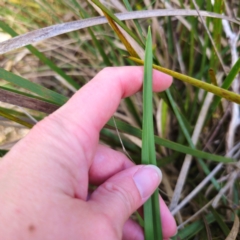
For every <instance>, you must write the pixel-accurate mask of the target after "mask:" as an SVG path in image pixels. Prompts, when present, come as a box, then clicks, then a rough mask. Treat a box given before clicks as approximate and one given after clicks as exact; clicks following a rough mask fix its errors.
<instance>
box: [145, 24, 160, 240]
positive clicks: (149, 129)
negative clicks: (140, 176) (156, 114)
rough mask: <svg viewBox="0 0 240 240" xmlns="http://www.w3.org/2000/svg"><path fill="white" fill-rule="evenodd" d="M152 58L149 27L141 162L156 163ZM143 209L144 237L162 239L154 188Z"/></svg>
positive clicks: (147, 239) (156, 193)
mask: <svg viewBox="0 0 240 240" xmlns="http://www.w3.org/2000/svg"><path fill="white" fill-rule="evenodd" d="M152 59H153V57H152V37H151V31H150V27H149V29H148V36H147V42H146V51H145V64H144V82H143V127H142V128H143V132H142V163H143V164H154V165H156V152H155V145H154V130H153V110H152V109H153V104H152V97H153V96H152V95H153V94H152V64H153V60H152ZM143 211H144V234H145V239H146V240H152V239H162V230H161V221H160V211H159V196H158V190H156V191H155V192H154V194H153V196H151V198H150V199H148V201H147V202H146V203H145V204H144V206H143Z"/></svg>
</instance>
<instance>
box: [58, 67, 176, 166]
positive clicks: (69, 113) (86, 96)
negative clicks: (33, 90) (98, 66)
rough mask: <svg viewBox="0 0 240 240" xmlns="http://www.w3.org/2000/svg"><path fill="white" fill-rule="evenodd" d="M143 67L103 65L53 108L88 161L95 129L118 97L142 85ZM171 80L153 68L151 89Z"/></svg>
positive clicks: (137, 89) (127, 94) (130, 93)
mask: <svg viewBox="0 0 240 240" xmlns="http://www.w3.org/2000/svg"><path fill="white" fill-rule="evenodd" d="M142 80H143V67H112V68H105V69H104V70H102V71H101V72H100V73H98V74H97V75H96V76H95V77H94V78H93V79H92V80H91V81H90V82H89V83H88V84H86V85H85V86H84V87H82V88H81V89H80V90H79V91H78V92H77V93H76V94H75V95H74V96H73V97H72V98H71V99H70V100H69V101H68V103H67V104H65V105H64V106H63V107H62V108H60V109H59V110H58V111H56V112H55V114H54V116H55V119H56V118H57V119H61V121H62V125H63V126H62V129H64V128H66V130H67V131H68V132H70V134H71V135H73V136H75V139H73V141H75V142H76V141H78V143H79V142H80V145H81V146H82V147H83V149H84V152H85V153H86V157H87V158H88V160H89V161H90V160H91V159H92V157H93V153H94V149H95V148H96V146H97V145H96V144H97V142H98V138H99V131H100V130H101V128H102V127H103V126H104V125H105V124H106V122H107V121H108V120H109V118H110V117H111V116H112V115H113V113H114V112H115V111H116V109H117V107H118V105H119V103H120V100H121V99H122V98H125V97H128V96H130V95H132V94H134V93H136V92H137V91H139V90H140V89H141V87H142ZM171 83H172V78H171V77H170V76H168V75H166V74H163V73H161V72H158V71H156V70H154V71H153V89H154V90H155V91H162V90H165V89H166V88H168V87H169V86H170V85H171Z"/></svg>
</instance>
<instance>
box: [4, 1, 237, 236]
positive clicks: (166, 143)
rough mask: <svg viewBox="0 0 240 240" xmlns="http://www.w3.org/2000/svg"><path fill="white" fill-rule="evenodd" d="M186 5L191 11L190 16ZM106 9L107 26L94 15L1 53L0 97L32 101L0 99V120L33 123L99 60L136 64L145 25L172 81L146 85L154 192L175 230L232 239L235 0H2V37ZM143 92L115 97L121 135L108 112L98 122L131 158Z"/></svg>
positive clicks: (7, 143) (156, 58) (138, 137)
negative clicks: (87, 23) (156, 174)
mask: <svg viewBox="0 0 240 240" xmlns="http://www.w3.org/2000/svg"><path fill="white" fill-rule="evenodd" d="M96 4H97V5H98V7H100V8H101V9H102V10H103V11H101V10H100V9H99V8H97V7H96ZM172 8H174V9H175V10H176V9H182V10H181V16H180V15H177V12H175V13H176V14H175V16H169V12H170V11H172V10H171V9H172ZM155 9H163V10H164V9H165V13H166V17H164V16H163V15H161V17H156V16H155V17H154V18H141V19H134V20H129V21H120V20H119V19H118V18H117V17H115V16H114V15H113V13H117V12H123V11H125V10H128V11H137V10H155ZM187 9H191V10H196V11H195V12H194V16H189V12H188V10H187ZM175 10H174V11H175ZM203 11H208V12H214V14H215V16H218V17H221V16H222V18H224V20H222V19H221V18H211V17H206V14H208V15H209V13H205V12H203ZM148 13H149V12H142V14H143V15H144V14H148ZM104 14H105V16H107V18H108V21H109V23H111V26H110V25H108V24H102V25H97V24H96V23H95V24H94V25H93V26H91V27H90V28H82V29H81V30H78V31H70V32H68V33H64V34H62V35H57V36H55V37H53V38H49V39H48V40H45V41H41V42H38V41H37V42H35V43H33V45H32V46H27V47H26V48H17V49H16V50H14V51H7V52H6V53H5V54H2V55H0V88H1V89H0V90H1V98H0V101H3V96H4V97H5V99H6V97H7V96H11V97H8V98H7V99H8V101H7V102H8V103H13V104H16V103H15V102H16V101H15V102H14V101H13V100H14V99H15V100H16V99H19V98H20V99H21V97H22V99H23V97H24V99H25V100H26V101H31V102H32V103H34V104H33V105H32V106H34V107H32V108H33V109H29V105H27V104H25V105H24V101H22V105H21V107H25V108H20V107H18V106H14V107H13V105H6V104H2V105H1V106H0V116H1V119H0V125H1V126H6V127H9V126H11V127H12V131H14V128H16V124H15V123H13V122H12V121H15V122H17V123H19V124H20V125H18V126H17V127H18V128H22V129H26V127H31V126H32V125H33V124H34V122H33V121H32V120H31V119H30V118H29V114H30V115H31V116H32V117H34V118H35V119H37V120H40V119H42V118H43V117H44V116H46V115H47V114H49V109H51V110H50V112H51V111H53V110H54V109H56V108H57V107H58V106H60V105H62V104H64V103H65V102H66V101H67V99H68V98H69V97H71V95H72V94H73V93H74V92H75V91H76V90H77V89H78V88H80V87H81V86H82V85H84V84H85V83H86V82H88V81H89V80H90V79H91V78H92V77H93V76H94V75H95V74H96V73H97V72H98V71H99V70H100V69H102V68H103V67H105V66H122V65H134V64H136V63H134V62H133V61H132V60H131V59H134V58H133V57H135V59H134V60H135V61H138V63H142V64H143V62H141V60H139V59H137V60H136V58H142V60H143V53H144V49H145V43H146V38H147V27H148V25H151V35H152V41H151V43H152V44H153V45H152V47H149V46H150V45H149V46H148V47H149V48H148V54H150V55H151V54H152V58H153V63H154V64H155V65H156V66H158V69H159V70H160V71H167V72H168V74H170V75H171V74H172V75H173V76H174V82H173V85H172V87H171V88H170V89H169V90H167V91H166V92H164V93H158V94H153V106H152V108H151V109H152V111H153V116H154V126H153V131H154V134H155V137H154V140H155V144H156V152H155V154H156V163H157V165H158V166H159V167H161V169H162V172H163V176H164V178H163V183H162V185H161V186H160V193H161V196H162V197H163V198H164V200H165V201H166V202H167V204H168V205H169V206H170V209H171V211H172V213H173V214H174V215H175V217H176V220H177V223H178V225H179V226H180V227H181V228H179V232H178V235H177V236H176V237H175V239H195V238H199V239H216V238H218V239H237V238H239V235H238V229H239V219H238V217H239V197H240V196H239V192H240V191H239V188H240V186H239V176H240V175H239V162H238V161H239V160H240V152H239V146H240V134H239V133H240V127H239V125H240V124H239V123H240V119H239V116H240V114H239V112H240V110H239V98H240V97H239V91H240V89H239V81H240V80H239V79H240V77H239V69H240V60H239V52H240V41H239V36H237V34H236V33H237V32H238V31H239V26H240V21H239V17H240V3H239V1H237V0H233V1H222V0H219V1H215V3H214V5H212V3H211V1H210V0H207V1H203V0H196V1H190V2H189V1H184V0H177V1H171V0H170V1H156V2H150V1H147V0H145V1H142V2H138V1H131V2H130V1H128V0H124V1H101V2H99V1H97V0H94V1H89V2H87V1H76V0H69V1H67V0H56V1H45V0H40V1H31V0H29V1H17V0H9V1H2V2H1V3H0V41H1V39H3V38H4V39H6V38H9V37H10V36H16V35H18V34H23V33H27V32H30V31H33V30H38V29H40V28H44V27H48V26H51V25H54V24H60V23H64V22H70V21H75V20H79V19H86V18H92V17H97V16H99V15H102V16H103V15H104ZM161 14H163V12H161ZM179 14H180V11H179ZM184 14H185V15H186V17H185V16H184ZM192 14H193V12H192ZM216 14H220V15H216ZM221 14H224V16H226V17H228V18H227V20H226V19H225V18H226V17H224V16H223V15H221ZM210 15H211V14H210ZM23 39H24V38H23ZM148 43H149V42H148ZM0 46H1V43H0ZM136 53H137V54H136ZM126 56H131V57H128V58H126ZM155 65H154V66H155ZM148 70H149V67H148ZM187 79H188V80H191V81H190V82H189V81H185V80H187ZM179 80H181V81H179ZM196 80H199V82H197V81H196ZM203 86H204V87H203ZM223 89H224V90H223ZM212 93H213V94H212ZM214 94H216V95H214ZM229 96H230V97H229ZM231 96H232V97H231ZM226 99H228V100H226ZM146 100H148V101H149V100H150V99H144V98H143V96H142V94H141V93H138V94H136V95H135V96H133V97H131V98H127V99H125V100H124V101H122V103H121V105H120V107H119V109H118V111H117V112H116V114H115V122H116V126H117V128H118V130H119V132H120V137H121V141H122V143H121V141H120V140H119V136H118V133H117V132H116V129H115V124H114V121H113V120H112V119H110V120H109V122H108V124H107V125H106V127H105V128H104V129H103V130H102V131H101V140H102V141H104V142H105V143H106V144H108V145H110V146H111V147H113V148H115V149H117V150H119V151H123V149H122V144H123V145H124V147H125V149H126V151H127V152H128V154H129V155H130V156H131V158H132V159H133V160H134V161H136V163H140V162H139V159H141V145H142V143H143V148H144V147H145V143H144V142H145V140H144V139H142V132H141V127H142V122H143V118H142V108H144V106H143V105H144V102H145V101H146ZM5 101H6V100H5ZM19 105H20V104H19ZM46 109H48V112H47V110H46ZM146 117H148V118H149V117H150V116H149V114H148V116H146ZM6 119H9V121H8V120H6ZM10 120H11V121H10ZM143 124H144V123H143ZM143 131H144V129H143ZM142 140H143V142H142ZM0 141H1V142H0V143H1V148H0V149H1V150H0V154H1V155H4V154H5V153H6V150H8V149H9V148H10V147H11V146H12V145H13V144H14V142H15V140H14V142H13V139H11V137H6V138H5V140H4V141H3V140H1V139H0ZM153 151H154V150H153ZM152 216H154V215H152ZM153 221H154V223H155V225H154V226H155V228H157V226H156V225H159V223H158V224H156V220H153ZM154 231H156V229H155V230H154Z"/></svg>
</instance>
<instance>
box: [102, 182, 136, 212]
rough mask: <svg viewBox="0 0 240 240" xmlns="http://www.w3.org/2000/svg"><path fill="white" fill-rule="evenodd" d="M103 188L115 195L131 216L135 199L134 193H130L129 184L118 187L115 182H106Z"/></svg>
mask: <svg viewBox="0 0 240 240" xmlns="http://www.w3.org/2000/svg"><path fill="white" fill-rule="evenodd" d="M102 187H103V189H104V191H106V192H108V193H110V194H111V195H114V197H117V199H118V200H120V201H121V202H122V203H123V204H124V206H125V207H126V209H127V210H128V212H129V214H131V210H132V206H134V205H135V204H134V202H135V198H134V194H133V192H132V191H130V189H129V187H128V186H127V184H125V185H118V184H117V183H114V182H105V183H104V184H103V185H102ZM128 189H129V191H128Z"/></svg>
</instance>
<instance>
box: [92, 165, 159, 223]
mask: <svg viewBox="0 0 240 240" xmlns="http://www.w3.org/2000/svg"><path fill="white" fill-rule="evenodd" d="M161 179H162V173H161V171H160V169H159V168H158V167H156V166H154V165H147V166H145V165H138V166H134V167H131V168H128V169H126V170H124V171H121V172H119V173H117V174H116V175H114V176H113V177H111V178H109V179H108V180H107V181H106V182H104V183H103V184H102V185H100V186H99V187H98V188H97V189H96V190H95V191H94V192H93V194H92V195H91V198H90V201H89V203H90V204H94V205H95V207H97V211H100V212H102V213H103V214H104V215H105V216H107V217H108V218H109V220H110V221H112V222H114V223H115V224H117V225H118V226H119V225H120V226H121V227H122V226H123V224H124V223H125V222H126V221H127V219H128V218H129V217H130V216H131V214H132V213H133V212H135V211H136V210H137V209H138V208H139V207H140V206H141V205H143V203H144V202H145V201H146V200H147V199H148V198H149V197H150V196H151V194H152V193H153V192H154V191H155V189H156V188H157V187H158V185H159V184H160V181H161ZM95 209H96V208H95ZM116 216H117V218H116Z"/></svg>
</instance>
